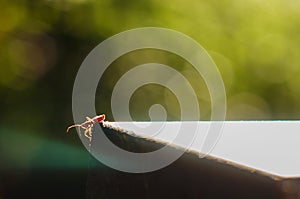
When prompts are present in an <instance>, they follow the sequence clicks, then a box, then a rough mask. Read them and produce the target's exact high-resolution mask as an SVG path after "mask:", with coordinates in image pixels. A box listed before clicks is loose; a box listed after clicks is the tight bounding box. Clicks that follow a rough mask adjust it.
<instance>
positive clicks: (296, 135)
mask: <svg viewBox="0 0 300 199" xmlns="http://www.w3.org/2000/svg"><path fill="white" fill-rule="evenodd" d="M184 123H185V124H189V125H187V126H191V129H193V127H192V126H195V122H184ZM196 123H198V127H199V129H198V131H197V138H196V139H195V141H194V142H193V144H192V146H191V147H189V148H190V149H194V150H196V151H199V152H201V146H202V143H203V141H204V138H205V135H206V133H207V130H208V128H209V125H210V124H212V123H213V122H196ZM110 124H111V125H112V126H117V127H120V128H123V129H125V130H128V131H133V132H134V133H136V134H141V135H146V136H150V137H153V138H155V139H159V140H163V141H167V142H172V143H174V144H176V145H180V146H182V144H181V143H180V140H177V141H176V142H173V141H172V140H174V138H175V137H176V135H177V131H178V129H179V127H180V125H181V122H133V123H130V122H110ZM133 124H135V125H136V126H134V125H133ZM184 133H193V132H191V130H189V128H185V131H184ZM182 147H184V148H187V147H186V146H182ZM209 155H211V156H215V157H219V158H222V159H225V160H229V161H232V162H235V163H238V164H241V165H245V166H248V167H251V168H255V169H258V170H261V171H265V172H268V173H272V174H275V175H279V176H282V177H299V176H300V122H299V121H226V122H224V128H223V131H222V133H221V136H220V138H219V140H218V141H217V143H216V145H215V147H214V148H213V150H212V151H211V153H209Z"/></svg>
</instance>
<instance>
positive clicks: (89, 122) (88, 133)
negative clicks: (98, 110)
mask: <svg viewBox="0 0 300 199" xmlns="http://www.w3.org/2000/svg"><path fill="white" fill-rule="evenodd" d="M104 120H105V115H104V114H101V115H97V116H95V117H93V118H92V119H91V118H89V117H86V121H85V122H83V123H82V124H73V125H71V126H69V127H68V128H67V133H68V132H69V130H70V129H71V128H74V127H80V128H83V129H84V130H85V131H84V136H85V137H87V138H88V139H89V140H90V142H91V141H92V128H93V126H94V124H96V123H102V122H104ZM79 130H80V129H79Z"/></svg>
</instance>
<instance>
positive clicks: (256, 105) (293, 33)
mask: <svg viewBox="0 0 300 199" xmlns="http://www.w3.org/2000/svg"><path fill="white" fill-rule="evenodd" d="M0 7H1V13H0V16H1V17H0V44H1V47H0V96H1V98H0V104H1V111H0V155H1V156H0V160H1V164H0V171H1V174H2V179H0V198H1V197H2V198H6V196H7V198H10V196H11V195H13V194H12V193H11V192H10V191H7V190H10V188H11V187H13V188H15V187H18V186H19V185H20V184H22V183H23V184H24V183H25V182H28V181H29V180H31V179H32V178H33V177H32V176H35V175H36V173H34V172H35V170H36V169H45V170H47V171H52V170H57V169H64V170H70V169H73V170H74V169H85V168H87V162H88V152H87V151H86V150H85V149H84V148H83V146H82V145H81V144H80V140H79V139H78V137H77V136H76V134H75V132H73V133H72V134H69V135H66V133H65V129H66V127H67V126H68V125H70V124H72V123H73V121H72V108H71V100H72V99H71V97H72V87H73V82H74V79H75V77H76V73H77V70H78V68H79V67H80V65H81V63H82V61H83V60H84V58H85V57H86V56H87V54H88V53H89V52H90V51H91V50H92V49H93V48H94V47H95V46H96V45H98V44H99V43H100V42H101V41H103V40H105V39H106V38H108V37H110V36H112V35H114V34H117V33H119V32H122V31H125V30H128V29H132V28H137V27H145V26H157V27H164V28H170V29H174V30H176V31H180V32H182V33H184V34H186V35H188V36H190V37H192V38H193V39H195V40H196V41H197V42H199V43H200V44H201V45H202V46H203V47H204V48H205V49H206V50H207V51H208V53H209V54H210V56H211V57H212V59H213V60H214V61H215V63H216V64H217V66H218V68H219V70H220V73H221V75H222V77H223V80H224V83H225V87H226V93H227V103H228V104H227V105H228V106H227V120H277V119H280V120H281V119H284V120H294V119H299V118H300V102H299V97H300V89H299V84H300V67H299V63H300V57H299V55H300V45H299V44H300V12H299V8H300V2H299V1H296V0H288V1H283V0H273V1H258V0H246V1H239V0H224V1H218V0H212V1H204V0H200V1H199V0H188V1H178V0H174V1H159V0H148V1H145V0H140V1H134V0H127V1H123V0H98V1H97V0H27V1H25V0H18V1H8V0H6V1H0ZM154 61H155V62H158V63H164V64H167V65H172V66H173V67H174V68H176V69H177V70H179V71H180V72H181V73H182V74H183V75H184V76H185V77H186V78H187V79H188V80H189V81H190V82H191V84H192V85H193V87H194V88H195V89H196V90H200V91H201V92H199V93H197V97H198V100H199V104H200V108H201V118H200V119H201V120H208V119H209V118H210V97H209V93H208V91H207V88H206V85H205V83H204V81H203V79H202V78H201V76H199V75H196V74H195V71H194V69H193V68H192V66H190V65H189V64H187V63H186V61H185V60H182V59H181V58H179V57H178V56H176V55H173V54H170V53H167V52H163V51H158V50H151V49H148V50H141V51H136V52H132V53H129V54H127V55H124V56H122V57H120V58H119V59H118V60H116V61H115V62H114V63H113V64H112V65H111V67H109V68H108V70H107V71H106V72H105V74H104V75H103V76H102V78H101V81H100V82H99V88H101V89H98V92H97V96H96V103H97V104H96V107H97V111H98V113H99V114H100V113H105V114H106V115H107V119H108V120H111V121H113V120H114V119H113V117H112V114H111V107H110V97H111V92H112V90H113V87H114V85H115V83H116V81H117V80H118V78H120V77H121V76H122V74H124V73H125V72H126V71H128V70H129V69H130V68H133V67H134V66H136V65H139V64H142V63H148V62H154ZM154 103H161V104H162V105H164V106H165V107H166V108H167V111H168V120H178V119H179V118H180V117H179V115H180V109H179V107H178V101H177V100H176V98H175V96H174V95H173V94H172V93H171V92H170V91H169V90H168V89H166V88H164V87H161V86H157V85H148V86H144V87H141V88H140V89H138V90H137V91H136V93H135V94H134V95H133V96H132V99H131V101H130V110H131V114H132V117H133V118H134V119H135V120H147V119H149V116H148V109H149V107H150V106H151V104H154ZM91 117H92V116H91ZM16 170H18V171H20V170H22V172H21V173H22V174H20V175H16V176H15V177H7V175H11V173H14V171H16ZM9 171H10V172H9ZM12 171H13V172H12ZM5 176H6V177H5ZM3 179H11V182H10V184H9V185H7V183H6V181H5V180H3ZM78 179H80V180H81V179H82V178H78ZM73 182H76V180H75V181H74V180H73ZM80 182H81V181H80ZM37 183H38V182H37ZM83 184H84V183H83Z"/></svg>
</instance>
